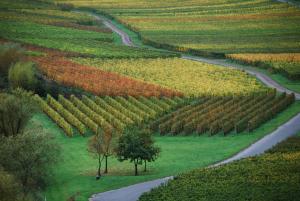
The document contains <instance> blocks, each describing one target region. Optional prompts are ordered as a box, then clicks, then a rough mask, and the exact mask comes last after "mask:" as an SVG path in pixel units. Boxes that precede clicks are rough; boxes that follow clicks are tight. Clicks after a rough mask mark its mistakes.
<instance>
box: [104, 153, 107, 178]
mask: <svg viewBox="0 0 300 201" xmlns="http://www.w3.org/2000/svg"><path fill="white" fill-rule="evenodd" d="M107 158H108V156H105V171H104V173H105V174H107V172H108V171H107Z"/></svg>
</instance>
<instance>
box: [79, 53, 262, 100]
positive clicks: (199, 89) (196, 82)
mask: <svg viewBox="0 0 300 201" xmlns="http://www.w3.org/2000/svg"><path fill="white" fill-rule="evenodd" d="M74 61H75V62H79V63H81V64H84V65H90V66H95V67H98V68H100V69H102V70H104V71H111V72H116V73H119V74H123V75H125V76H130V77H133V78H136V79H139V80H142V81H146V82H148V83H154V84H157V85H160V86H162V87H166V88H169V89H173V90H175V91H179V92H181V93H183V94H184V95H186V96H195V97H199V96H222V95H225V96H226V95H243V94H244V95H246V94H252V93H260V92H262V91H265V90H266V87H264V86H263V85H261V83H259V82H258V81H257V80H256V79H255V78H253V77H252V76H250V75H248V74H247V73H245V72H242V71H239V70H235V69H230V68H223V67H220V66H217V65H211V64H206V63H201V62H195V61H189V60H183V59H179V58H166V59H134V60H133V59H112V60H101V59H88V58H87V59H84V58H76V59H74ZM178 75H180V77H178Z"/></svg>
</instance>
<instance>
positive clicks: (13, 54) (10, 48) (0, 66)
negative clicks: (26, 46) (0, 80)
mask: <svg viewBox="0 0 300 201" xmlns="http://www.w3.org/2000/svg"><path fill="white" fill-rule="evenodd" d="M23 55H24V50H23V49H22V48H21V46H20V45H19V44H14V43H7V44H4V45H1V46H0V75H2V76H7V73H8V70H9V68H10V66H11V65H12V64H15V63H16V62H18V61H20V60H21V59H22V57H23Z"/></svg>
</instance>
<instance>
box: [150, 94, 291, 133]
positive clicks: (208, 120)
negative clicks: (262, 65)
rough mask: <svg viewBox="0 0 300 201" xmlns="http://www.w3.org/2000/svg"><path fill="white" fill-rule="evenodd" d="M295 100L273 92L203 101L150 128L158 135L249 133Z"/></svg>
mask: <svg viewBox="0 0 300 201" xmlns="http://www.w3.org/2000/svg"><path fill="white" fill-rule="evenodd" d="M294 101H295V97H294V94H290V95H286V94H285V93H283V94H281V95H279V96H276V91H271V92H268V93H266V94H260V95H256V96H248V97H222V98H220V97H215V98H203V99H200V100H199V101H197V102H195V103H193V104H190V105H186V106H184V107H181V108H180V109H178V110H176V111H174V112H171V113H169V114H167V115H165V116H163V117H161V118H159V119H157V120H156V121H154V122H153V123H152V124H151V128H152V129H153V130H158V131H159V133H160V134H161V135H166V134H171V135H178V134H180V133H183V134H185V135H189V134H191V133H198V134H203V133H206V132H208V133H209V134H210V135H214V134H217V133H220V132H221V133H223V134H224V135H226V134H228V133H230V132H231V131H233V130H235V132H236V133H240V132H242V131H244V130H247V131H248V132H251V131H253V130H254V129H256V128H258V127H259V126H260V125H261V124H262V123H264V122H266V121H268V120H270V119H271V118H273V117H274V116H275V115H276V114H278V113H279V112H281V111H282V110H284V109H286V108H287V107H288V106H289V105H290V104H292V103H293V102H294Z"/></svg>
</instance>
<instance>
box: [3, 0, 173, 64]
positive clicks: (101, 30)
mask: <svg viewBox="0 0 300 201" xmlns="http://www.w3.org/2000/svg"><path fill="white" fill-rule="evenodd" d="M13 2H14V1H13ZM11 3H12V2H11V1H7V0H4V1H1V3H0V9H1V10H3V12H1V14H0V26H1V29H0V38H2V39H6V40H10V41H16V42H19V43H22V44H31V45H36V46H40V47H45V48H52V49H57V50H61V51H66V52H73V53H80V54H81V55H82V56H84V57H100V58H140V57H149V58H156V57H168V56H172V57H173V56H177V54H173V53H166V52H161V51H155V50H149V49H143V50H142V51H141V50H140V49H137V48H131V47H126V46H121V45H117V44H116V43H117V42H116V40H117V36H116V35H115V34H113V33H112V32H111V31H109V30H108V29H107V28H105V27H104V25H103V23H102V21H100V20H95V19H94V18H93V17H92V16H89V15H88V14H78V13H75V12H64V11H62V10H61V9H60V8H59V7H57V6H55V5H54V4H47V3H43V2H35V4H36V5H32V6H30V5H28V4H30V3H22V2H15V4H14V5H11Z"/></svg>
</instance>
